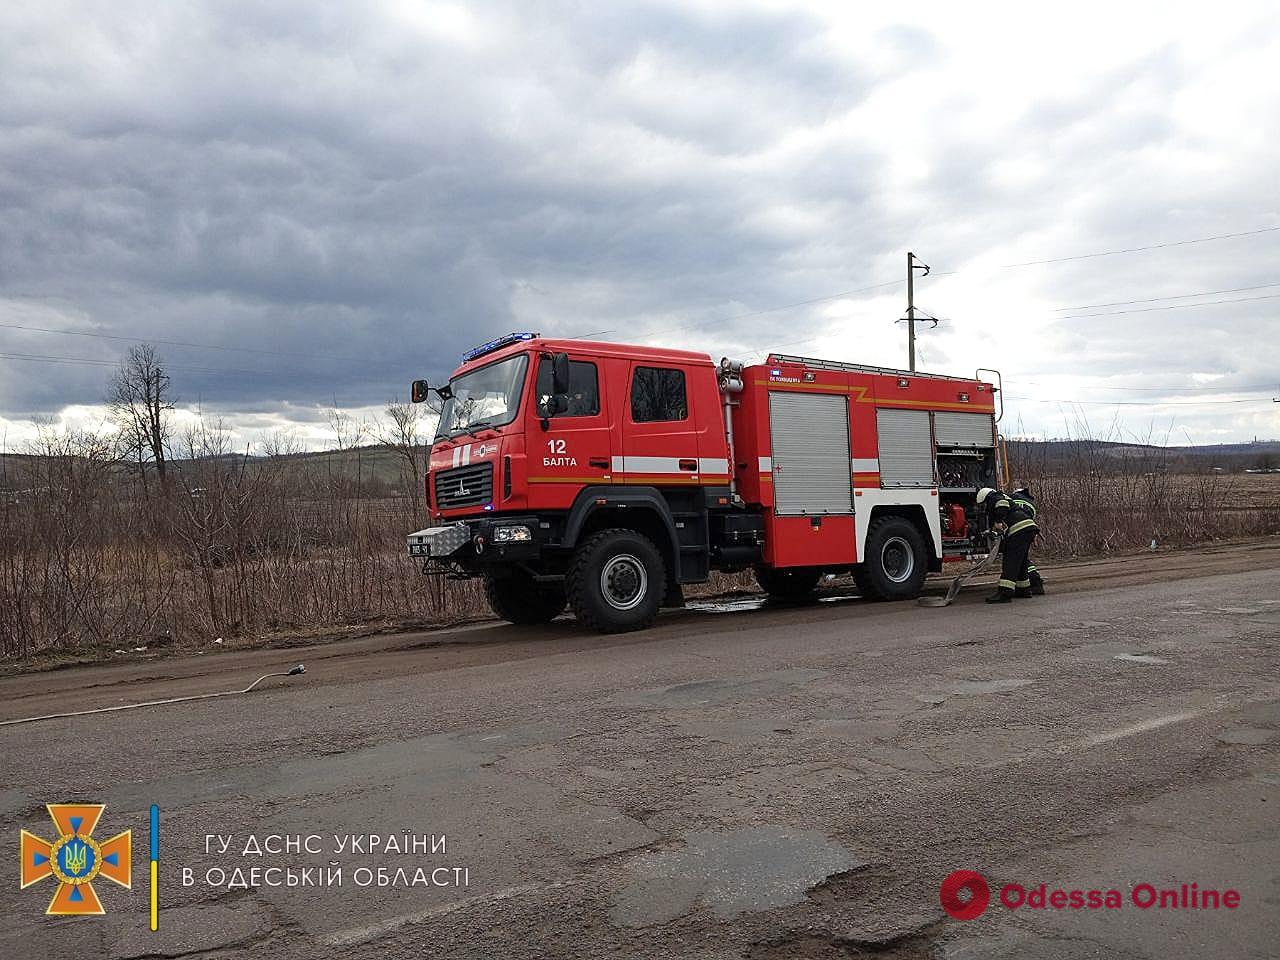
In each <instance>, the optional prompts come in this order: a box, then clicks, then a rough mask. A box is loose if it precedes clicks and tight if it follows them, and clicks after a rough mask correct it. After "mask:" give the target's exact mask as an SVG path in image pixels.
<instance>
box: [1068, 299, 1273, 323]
mask: <svg viewBox="0 0 1280 960" xmlns="http://www.w3.org/2000/svg"><path fill="white" fill-rule="evenodd" d="M1276 299H1280V293H1266V294H1263V295H1262V296H1259V297H1234V298H1232V299H1230V300H1205V301H1203V302H1201V303H1174V304H1169V305H1168V306H1164V307H1141V308H1139V309H1137V310H1110V311H1107V312H1105V313H1072V314H1068V315H1067V316H1065V317H1058V319H1059V320H1083V319H1086V318H1088V317H1119V316H1123V315H1124V314H1127V313H1156V312H1158V311H1161V310H1186V309H1187V308H1189V307H1213V306H1217V305H1219V304H1223V303H1254V302H1256V301H1258V300H1276Z"/></svg>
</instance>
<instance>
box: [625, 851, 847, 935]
mask: <svg viewBox="0 0 1280 960" xmlns="http://www.w3.org/2000/svg"><path fill="white" fill-rule="evenodd" d="M863 865H864V861H862V860H859V859H858V858H857V857H855V856H854V855H853V854H852V853H850V852H849V851H848V850H846V849H845V848H844V847H842V846H840V844H838V843H836V842H834V841H833V840H830V839H829V838H827V837H826V836H824V835H823V834H821V833H818V832H816V831H812V830H793V829H790V828H787V827H746V828H743V829H740V830H729V831H703V832H699V833H694V834H690V835H689V837H688V838H687V840H686V842H685V845H684V846H683V847H681V848H679V849H675V850H665V851H662V852H657V853H649V854H645V855H644V856H641V857H638V858H637V859H635V860H633V861H632V862H631V863H629V864H627V866H626V867H624V872H625V873H626V874H627V875H628V880H627V882H626V883H625V884H624V885H623V886H622V888H621V889H620V890H619V891H618V892H617V893H616V894H615V895H614V898H613V909H612V911H611V912H610V917H611V919H612V920H613V922H614V923H616V924H618V925H620V926H624V927H644V926H649V925H651V924H658V923H670V922H671V921H673V920H676V919H679V918H680V917H683V916H686V915H687V914H689V913H692V912H693V911H695V910H698V909H707V910H710V911H711V912H712V913H714V914H715V915H716V916H719V917H731V916H734V915H735V914H739V913H745V912H747V911H754V910H768V909H771V908H773V907H781V906H787V905H789V904H794V903H800V902H802V901H803V900H804V899H805V894H806V892H807V891H808V890H809V889H810V888H811V887H813V886H814V885H815V884H817V883H819V882H820V881H822V880H825V879H826V878H827V877H829V876H831V875H832V874H835V873H840V872H842V871H848V870H853V869H855V868H857V867H861V866H863Z"/></svg>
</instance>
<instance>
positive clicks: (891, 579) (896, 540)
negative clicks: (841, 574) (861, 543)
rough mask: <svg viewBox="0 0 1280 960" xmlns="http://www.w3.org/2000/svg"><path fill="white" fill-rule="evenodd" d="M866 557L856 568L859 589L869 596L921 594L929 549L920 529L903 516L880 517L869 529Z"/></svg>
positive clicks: (900, 597) (904, 597)
mask: <svg viewBox="0 0 1280 960" xmlns="http://www.w3.org/2000/svg"><path fill="white" fill-rule="evenodd" d="M865 556H866V559H865V560H864V561H863V562H862V563H860V564H858V565H857V566H856V567H854V568H853V580H854V582H855V583H856V584H857V585H858V592H859V593H861V594H862V595H863V596H864V597H866V598H867V599H869V600H910V599H912V598H913V597H918V596H920V591H921V589H922V588H923V587H924V578H925V576H926V575H927V574H928V573H929V551H928V550H927V549H926V548H925V545H924V537H923V536H921V535H920V529H919V528H918V527H917V526H916V525H915V524H914V523H912V522H911V521H910V520H904V519H902V518H901V517H880V518H879V519H878V520H873V521H871V527H870V529H868V530H867V542H866V554H865Z"/></svg>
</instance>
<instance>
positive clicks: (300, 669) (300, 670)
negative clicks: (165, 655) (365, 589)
mask: <svg viewBox="0 0 1280 960" xmlns="http://www.w3.org/2000/svg"><path fill="white" fill-rule="evenodd" d="M306 672H307V667H306V664H302V663H300V664H298V665H297V666H296V667H294V668H293V669H292V670H289V671H288V672H285V673H264V674H263V675H262V676H260V677H259V678H258V679H257V680H255V681H253V683H251V684H249V685H248V686H247V687H245V688H244V689H243V690H222V691H219V692H218V693H197V694H193V695H191V696H189V697H169V698H168V699H167V700H146V701H143V702H142V703H122V704H120V705H119V706H115V707H97V708H95V709H93V710H76V711H73V712H72V713H47V714H45V715H44V716H41V717H21V718H19V719H17V720H0V727H10V726H13V725H14V724H18V723H35V722H36V721H37V720H61V719H63V718H64V717H86V716H88V715H89V714H91V713H111V712H113V711H115V710H136V709H138V707H158V706H161V705H162V704H166V703H186V702H187V701H189V700H210V699H212V698H213V697H237V696H239V695H240V694H242V693H248V692H249V691H250V690H252V689H253V688H254V687H256V686H257V685H258V684H260V683H261V682H262V681H263V680H268V679H270V678H271V677H297V676H301V675H302V674H304V673H306Z"/></svg>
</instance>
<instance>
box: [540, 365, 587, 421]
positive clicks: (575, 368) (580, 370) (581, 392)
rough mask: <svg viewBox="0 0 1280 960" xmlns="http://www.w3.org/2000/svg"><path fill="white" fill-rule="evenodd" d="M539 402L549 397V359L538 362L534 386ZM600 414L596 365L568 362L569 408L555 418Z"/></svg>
mask: <svg viewBox="0 0 1280 960" xmlns="http://www.w3.org/2000/svg"><path fill="white" fill-rule="evenodd" d="M535 391H536V396H537V398H538V399H539V400H541V399H542V398H543V397H548V396H550V395H551V358H550V357H543V358H542V359H541V360H540V361H539V362H538V382H537V384H536V385H535ZM599 412H600V378H599V375H598V374H597V373H596V365H595V364H594V363H589V362H588V361H586V360H570V361H569V408H568V409H567V410H565V411H564V412H563V413H557V414H556V416H557V417H594V416H595V415H596V414H598V413H599Z"/></svg>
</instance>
